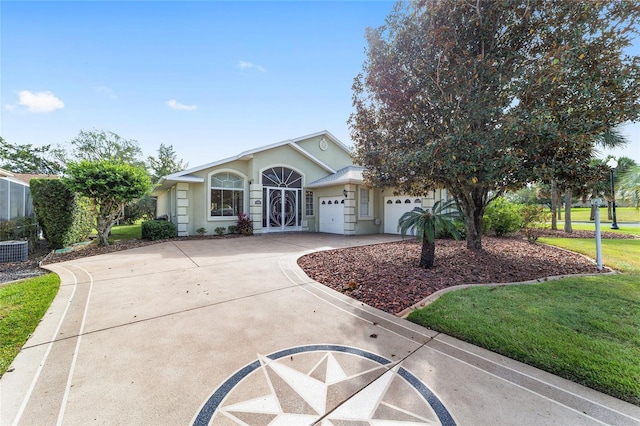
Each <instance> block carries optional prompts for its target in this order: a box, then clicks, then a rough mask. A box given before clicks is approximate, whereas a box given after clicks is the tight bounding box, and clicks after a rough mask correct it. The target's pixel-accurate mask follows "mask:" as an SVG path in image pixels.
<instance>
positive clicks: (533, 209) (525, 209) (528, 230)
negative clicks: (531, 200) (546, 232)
mask: <svg viewBox="0 0 640 426" xmlns="http://www.w3.org/2000/svg"><path fill="white" fill-rule="evenodd" d="M520 214H521V215H522V229H523V230H524V235H525V236H526V237H527V241H529V242H530V243H535V242H536V241H537V240H538V237H540V235H541V234H542V231H543V229H544V224H545V222H546V221H547V218H548V216H549V212H548V211H547V209H546V208H544V207H543V206H540V205H535V204H527V205H524V206H522V207H521V209H520Z"/></svg>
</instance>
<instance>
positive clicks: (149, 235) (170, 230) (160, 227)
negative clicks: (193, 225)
mask: <svg viewBox="0 0 640 426" xmlns="http://www.w3.org/2000/svg"><path fill="white" fill-rule="evenodd" d="M175 236H176V225H175V224H173V223H171V222H168V221H166V220H148V221H146V222H142V239H143V240H150V241H155V240H164V239H166V238H174V237H175Z"/></svg>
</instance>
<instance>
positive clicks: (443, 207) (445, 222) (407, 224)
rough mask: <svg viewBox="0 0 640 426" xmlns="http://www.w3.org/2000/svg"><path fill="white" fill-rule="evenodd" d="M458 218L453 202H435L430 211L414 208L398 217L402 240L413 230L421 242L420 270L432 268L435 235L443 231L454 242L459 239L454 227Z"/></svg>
mask: <svg viewBox="0 0 640 426" xmlns="http://www.w3.org/2000/svg"><path fill="white" fill-rule="evenodd" d="M452 209H453V210H452ZM458 217H459V211H458V210H457V207H456V204H455V201H453V200H451V201H448V202H445V203H442V202H440V201H437V202H436V203H435V204H434V205H433V208H432V209H431V210H428V209H427V210H425V209H423V208H421V207H416V208H414V209H413V210H411V211H410V212H406V213H405V214H403V215H402V216H401V217H400V220H399V221H398V229H399V230H400V234H402V237H403V238H404V237H405V236H406V235H407V232H410V233H413V231H414V230H415V235H416V237H417V238H418V239H419V240H421V241H422V251H421V253H420V267H421V268H425V269H430V268H433V264H434V261H435V252H436V235H438V234H441V233H443V231H445V232H447V233H448V234H450V235H452V236H453V238H455V239H456V240H457V239H459V238H460V233H459V232H458V229H457V228H456V225H455V219H457V218H458Z"/></svg>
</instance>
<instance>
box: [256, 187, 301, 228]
mask: <svg viewBox="0 0 640 426" xmlns="http://www.w3.org/2000/svg"><path fill="white" fill-rule="evenodd" d="M266 189H267V191H266V198H267V199H266V200H265V207H266V212H265V213H266V215H265V216H266V218H267V220H266V222H267V228H268V230H269V231H298V230H300V229H301V226H300V190H299V189H286V188H266Z"/></svg>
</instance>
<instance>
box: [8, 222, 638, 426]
mask: <svg viewBox="0 0 640 426" xmlns="http://www.w3.org/2000/svg"><path fill="white" fill-rule="evenodd" d="M394 239H396V238H395V237H392V236H384V235H378V236H367V237H343V236H337V235H326V234H270V235H263V236H256V237H253V238H237V239H221V240H190V241H176V242H169V243H163V244H157V245H153V246H147V247H143V248H139V249H134V250H129V251H126V252H117V253H112V254H107V255H102V256H96V257H91V258H84V259H78V260H75V261H71V262H66V263H61V264H54V265H49V266H48V267H49V268H50V269H51V270H53V271H54V272H56V273H58V274H59V275H60V277H61V279H62V286H61V288H60V292H59V294H58V295H57V297H56V298H55V300H54V302H53V304H52V306H51V308H50V309H49V311H48V312H47V314H46V315H45V317H44V319H43V321H42V323H41V324H40V326H39V327H38V329H37V330H36V332H35V333H34V335H33V336H32V338H31V339H30V340H29V341H28V342H27V344H26V345H25V347H24V348H23V350H22V352H21V353H20V354H19V356H18V357H17V358H16V360H15V362H14V363H13V366H14V367H15V371H13V372H11V373H6V374H5V375H4V376H3V377H2V379H0V424H2V425H5V424H24V425H39V424H70V425H85V424H127V425H135V424H140V425H147V424H156V425H176V424H182V425H184V424H197V425H206V424H213V425H310V424H320V425H324V426H328V425H333V426H346V425H349V426H355V425H358V426H359V425H418V424H420V425H423V424H443V425H453V424H460V425H465V424H467V425H485V424H486V425H495V424H512V425H533V424H536V425H544V424H549V425H551V424H553V425H558V424H562V425H583V424H584V425H586V424H594V425H595V424H615V425H640V407H637V406H634V405H631V404H627V403H625V402H622V401H620V400H617V399H615V398H612V397H609V396H606V395H603V394H601V393H598V392H596V391H593V390H591V389H587V388H585V387H582V386H580V385H577V384H575V383H572V382H569V381H566V380H564V379H560V378H558V377H556V376H553V375H550V374H547V373H544V372H542V371H540V370H537V369H535V368H532V367H529V366H526V365H523V364H521V363H518V362H515V361H512V360H510V359H507V358H504V357H501V356H499V355H496V354H494V353H492V352H489V351H486V350H483V349H479V348H477V347H474V346H472V345H469V344H466V343H464V342H461V341H458V340H456V339H454V338H451V337H449V336H446V335H443V334H438V333H435V332H431V331H429V330H426V329H423V328H422V327H419V326H416V325H414V324H412V323H409V322H407V321H405V320H402V319H399V318H396V317H394V316H392V315H389V314H386V313H384V312H381V311H378V310H376V309H373V308H370V307H368V306H365V305H363V304H361V303H359V302H357V301H354V300H352V299H350V298H347V297H345V296H344V295H342V294H340V293H337V292H334V291H332V290H330V289H328V288H326V287H324V286H322V285H320V284H318V283H316V282H314V281H312V280H310V279H309V278H308V277H307V276H306V275H305V274H304V272H302V270H300V268H299V267H298V266H297V264H296V259H297V258H298V257H299V256H300V255H301V254H303V253H306V252H310V251H315V250H320V249H326V248H338V247H348V246H353V245H362V244H372V243H378V242H385V241H391V240H394Z"/></svg>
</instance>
